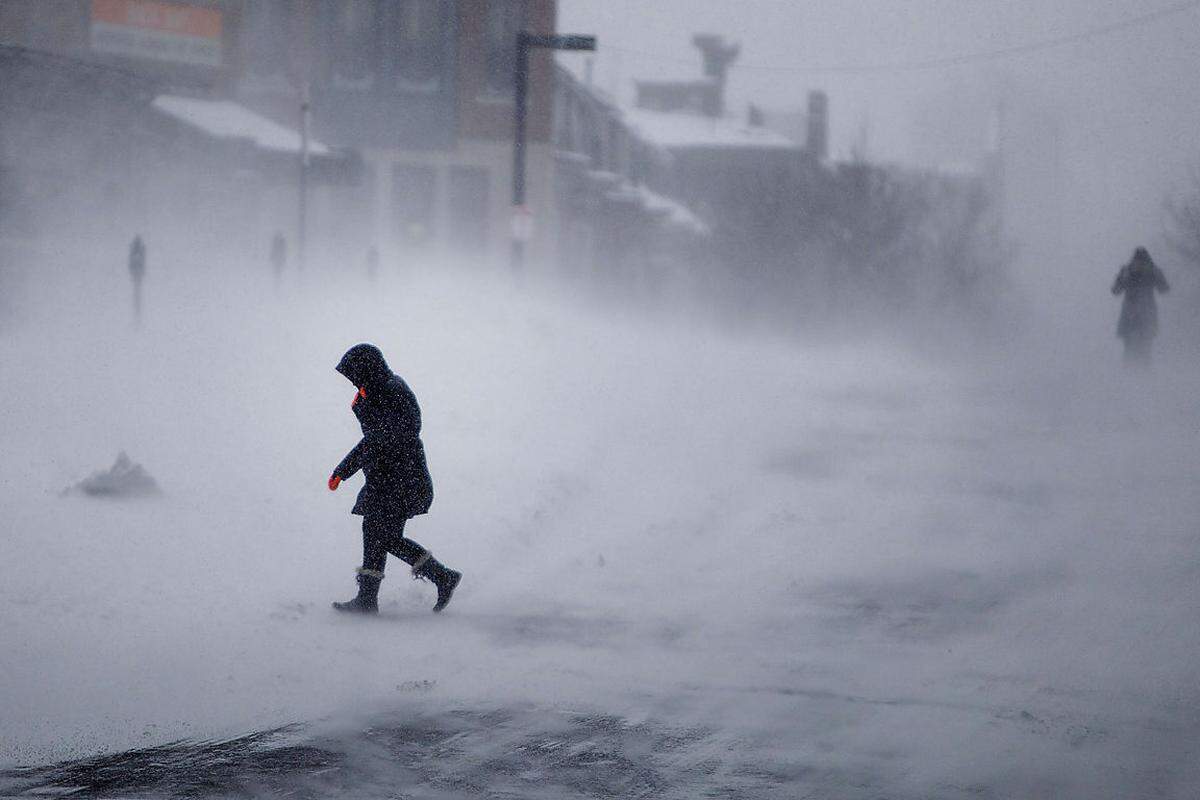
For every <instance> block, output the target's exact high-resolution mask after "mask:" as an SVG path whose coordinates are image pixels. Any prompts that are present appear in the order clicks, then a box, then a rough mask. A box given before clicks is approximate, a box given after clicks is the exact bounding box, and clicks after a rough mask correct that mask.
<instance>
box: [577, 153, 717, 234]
mask: <svg viewBox="0 0 1200 800" xmlns="http://www.w3.org/2000/svg"><path fill="white" fill-rule="evenodd" d="M587 176H588V178H590V179H591V180H592V181H593V182H595V183H596V184H598V185H599V186H601V187H603V191H604V196H605V197H608V198H609V199H612V200H623V201H626V202H633V203H637V204H639V205H640V206H641V207H642V208H644V209H645V210H647V211H649V212H652V213H654V214H661V215H662V217H663V219H665V220H666V221H667V222H668V223H670V224H671V225H674V226H676V227H678V228H683V229H685V230H687V231H689V232H690V233H693V234H696V235H697V236H707V235H708V234H709V233H710V231H709V228H708V226H707V225H705V224H704V220H702V219H700V217H698V216H696V214H695V213H694V212H693V211H692V210H691V209H690V208H688V207H687V206H685V205H684V204H683V203H680V202H679V201H677V200H672V199H671V198H669V197H666V196H664V195H661V194H659V193H658V192H655V191H652V190H650V189H647V188H646V187H645V186H644V185H640V184H639V185H634V184H633V182H632V181H630V180H629V179H628V178H626V177H624V176H623V175H618V174H617V173H615V172H607V171H604V170H597V169H592V170H588V171H587Z"/></svg>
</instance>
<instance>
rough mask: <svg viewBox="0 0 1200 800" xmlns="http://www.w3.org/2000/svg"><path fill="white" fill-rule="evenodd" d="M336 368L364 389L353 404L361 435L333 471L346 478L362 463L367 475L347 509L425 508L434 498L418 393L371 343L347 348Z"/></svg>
mask: <svg viewBox="0 0 1200 800" xmlns="http://www.w3.org/2000/svg"><path fill="white" fill-rule="evenodd" d="M337 371H338V372H340V373H342V374H343V375H345V376H346V378H347V379H349V381H350V382H351V383H353V384H354V385H355V386H357V387H359V388H360V389H361V390H362V392H361V393H360V395H359V396H357V397H356V398H355V401H354V405H353V410H354V416H356V417H358V422H359V425H361V426H362V433H363V438H362V441H360V442H359V443H358V444H357V445H355V447H354V449H353V450H351V451H350V453H349V454H348V455H347V456H346V457H345V458H344V459H342V463H340V464H338V466H337V469H336V470H334V473H333V474H334V475H336V476H338V477H339V478H341V479H342V480H345V479H347V478H349V477H350V476H351V475H353V474H354V473H356V472H358V471H359V470H360V469H361V470H362V471H363V475H365V476H366V479H367V480H366V484H365V485H364V486H363V488H362V490H361V491H360V492H359V493H358V501H357V502H356V503H355V504H354V509H353V510H352V511H351V512H350V513H352V514H359V515H361V516H365V517H383V518H390V519H400V520H403V519H408V518H409V517H415V516H417V515H418V514H424V513H425V512H426V511H428V510H429V506H430V505H431V504H432V503H433V482H432V480H431V479H430V477H429V468H428V466H427V465H426V462H425V446H424V445H423V444H422V443H421V408H420V406H418V405H417V398H416V396H415V395H414V394H413V392H412V390H411V389H409V388H408V384H407V383H405V382H404V380H403V379H402V378H401V377H400V376H399V375H396V374H395V373H393V372H392V371H391V369H389V368H388V365H387V362H386V361H385V360H384V358H383V353H381V352H380V351H379V348H377V347H375V346H374V345H370V344H359V345H355V346H354V347H352V348H350V349H349V350H348V351H346V355H344V356H342V360H341V361H340V362H339V363H338V365H337Z"/></svg>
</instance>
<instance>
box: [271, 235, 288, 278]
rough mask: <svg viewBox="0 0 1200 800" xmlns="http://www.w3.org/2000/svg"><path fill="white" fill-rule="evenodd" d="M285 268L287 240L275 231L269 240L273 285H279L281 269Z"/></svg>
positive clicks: (281, 275) (281, 274)
mask: <svg viewBox="0 0 1200 800" xmlns="http://www.w3.org/2000/svg"><path fill="white" fill-rule="evenodd" d="M286 266H287V239H285V238H283V234H282V233H280V232H278V231H276V232H275V236H274V237H273V238H272V239H271V270H272V271H273V272H274V273H275V285H276V286H278V285H279V281H280V279H281V278H282V277H283V268H284V267H286Z"/></svg>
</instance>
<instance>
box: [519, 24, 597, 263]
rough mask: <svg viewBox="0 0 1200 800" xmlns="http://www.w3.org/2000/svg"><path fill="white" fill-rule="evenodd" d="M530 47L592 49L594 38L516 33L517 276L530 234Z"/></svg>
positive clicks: (525, 32)
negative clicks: (527, 145) (527, 142)
mask: <svg viewBox="0 0 1200 800" xmlns="http://www.w3.org/2000/svg"><path fill="white" fill-rule="evenodd" d="M534 47H543V48H546V49H548V50H595V49H596V37H595V36H566V35H539V34H534V33H529V32H528V31H520V32H519V33H518V34H517V58H516V64H515V65H514V75H513V112H514V113H513V117H514V119H513V122H514V130H513V175H512V270H513V273H514V274H520V273H521V271H522V270H523V269H524V267H525V242H526V241H528V240H529V238H530V236H531V235H532V233H533V224H532V218H531V217H530V215H529V211H528V209H526V208H525V117H526V111H527V106H528V100H527V95H528V89H529V51H530V49H532V48H534Z"/></svg>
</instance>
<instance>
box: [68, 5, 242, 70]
mask: <svg viewBox="0 0 1200 800" xmlns="http://www.w3.org/2000/svg"><path fill="white" fill-rule="evenodd" d="M221 29H222V19H221V12H220V11H218V10H217V9H213V8H201V7H199V6H187V5H181V4H179V3H164V2H158V1H157V0H92V28H91V45H92V49H93V50H95V51H97V52H101V53H112V54H114V55H121V56H128V57H131V58H148V59H154V60H158V61H174V62H177V63H181V64H196V65H200V66H209V67H219V66H220V65H221Z"/></svg>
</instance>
